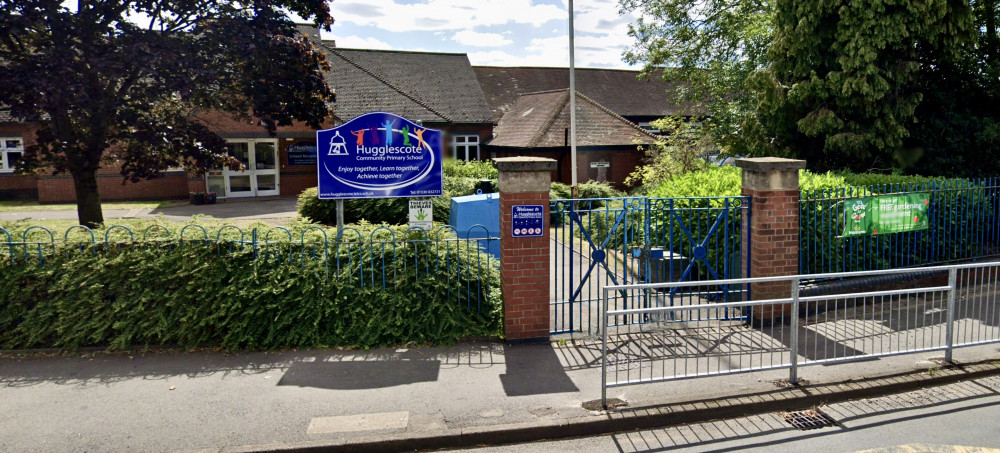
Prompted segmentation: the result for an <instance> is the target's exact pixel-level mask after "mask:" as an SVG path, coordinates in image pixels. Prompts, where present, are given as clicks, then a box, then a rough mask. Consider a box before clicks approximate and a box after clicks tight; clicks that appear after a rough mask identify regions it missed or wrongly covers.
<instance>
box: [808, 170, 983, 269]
mask: <svg viewBox="0 0 1000 453" xmlns="http://www.w3.org/2000/svg"><path fill="white" fill-rule="evenodd" d="M907 193H925V194H927V195H928V200H929V208H928V211H927V221H928V228H927V229H926V230H922V231H910V232H902V233H895V234H887V235H873V236H859V237H842V234H843V231H844V222H845V218H846V215H845V209H846V205H847V203H846V202H847V201H848V200H851V199H856V198H861V197H871V196H878V195H895V194H907ZM992 256H1000V180H998V179H997V178H987V179H975V180H966V179H957V180H943V181H928V182H919V183H906V184H878V185H870V186H858V187H843V188H837V189H817V190H803V191H801V192H800V198H799V273H801V274H815V273H824V272H851V271H865V270H878V269H896V268H901V267H915V266H926V265H931V264H944V263H949V262H956V261H960V260H969V259H979V258H985V257H992Z"/></svg>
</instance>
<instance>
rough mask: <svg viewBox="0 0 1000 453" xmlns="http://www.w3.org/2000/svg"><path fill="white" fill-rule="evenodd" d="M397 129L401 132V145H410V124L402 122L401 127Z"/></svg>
mask: <svg viewBox="0 0 1000 453" xmlns="http://www.w3.org/2000/svg"><path fill="white" fill-rule="evenodd" d="M399 131H400V132H402V133H403V146H411V145H410V126H407V125H405V124H404V125H403V128H402V129H400V130H399Z"/></svg>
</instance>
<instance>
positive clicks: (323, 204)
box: [298, 159, 498, 225]
mask: <svg viewBox="0 0 1000 453" xmlns="http://www.w3.org/2000/svg"><path fill="white" fill-rule="evenodd" d="M441 172H442V188H443V191H444V195H443V196H440V197H434V198H431V202H432V203H433V205H434V221H435V222H442V223H447V222H448V216H449V214H450V213H451V198H452V197H460V196H464V195H472V194H475V193H476V188H477V185H478V184H479V182H480V181H481V180H484V179H488V180H490V181H491V182H492V184H491V188H492V190H491V191H495V190H496V180H497V175H498V173H497V169H496V166H494V165H493V163H492V162H490V161H482V162H479V161H469V162H464V161H456V160H454V159H446V160H445V161H444V163H443V164H442V168H441ZM317 193H318V192H317V190H316V188H315V187H313V188H311V189H306V190H305V191H303V192H302V193H301V194H300V195H299V203H298V211H299V215H300V216H302V217H304V218H306V219H308V220H310V221H312V222H316V223H321V224H324V225H336V224H337V207H336V205H337V203H336V201H334V200H320V199H319V198H318V197H317ZM408 213H409V199H408V198H368V199H358V200H346V201H345V202H344V222H345V223H356V222H360V221H362V220H364V221H367V222H370V223H387V224H395V225H398V224H405V223H407V217H408Z"/></svg>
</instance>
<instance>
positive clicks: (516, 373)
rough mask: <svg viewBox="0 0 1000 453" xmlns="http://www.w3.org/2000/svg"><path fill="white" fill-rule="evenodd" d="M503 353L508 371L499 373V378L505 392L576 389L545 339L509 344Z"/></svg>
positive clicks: (521, 393) (569, 390)
mask: <svg viewBox="0 0 1000 453" xmlns="http://www.w3.org/2000/svg"><path fill="white" fill-rule="evenodd" d="M504 355H505V359H506V362H507V373H506V374H501V375H500V382H501V383H502V384H503V390H504V392H505V393H506V394H507V396H525V395H543V394H548V393H564V392H576V391H579V389H577V387H576V385H575V384H573V381H572V380H570V378H569V376H567V375H566V369H565V368H564V367H563V365H562V363H560V362H559V357H558V356H556V352H555V350H554V349H553V348H552V344H550V343H548V342H546V343H544V344H521V345H508V346H507V347H505V348H504Z"/></svg>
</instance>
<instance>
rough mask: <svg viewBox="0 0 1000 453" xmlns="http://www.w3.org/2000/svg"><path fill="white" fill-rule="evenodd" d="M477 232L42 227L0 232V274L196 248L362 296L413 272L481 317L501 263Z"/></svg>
mask: <svg viewBox="0 0 1000 453" xmlns="http://www.w3.org/2000/svg"><path fill="white" fill-rule="evenodd" d="M480 230H484V231H485V228H484V227H482V226H481V225H476V226H473V227H472V228H470V232H473V233H476V234H477V235H478V236H480V238H477V239H461V238H459V237H458V235H457V234H456V231H455V230H454V228H452V227H450V226H443V227H440V228H438V229H436V230H433V231H424V230H421V229H419V228H411V229H407V230H405V231H394V230H392V229H390V228H387V227H379V228H376V229H374V230H373V231H371V232H370V233H368V234H363V233H362V232H361V231H360V230H358V229H355V228H345V229H344V230H342V231H341V232H340V233H338V234H336V235H335V237H334V238H330V237H329V236H328V234H327V231H326V230H324V229H322V228H318V227H307V228H305V229H303V230H302V231H300V232H298V234H297V236H298V237H295V236H296V235H294V234H293V233H292V231H291V230H289V229H287V228H283V227H272V228H268V229H266V230H258V229H256V228H252V229H249V230H244V229H241V228H239V227H237V226H234V225H225V226H222V227H219V228H218V230H216V231H214V233H215V234H214V235H212V234H210V233H209V230H208V229H207V228H205V227H204V226H201V225H195V224H190V225H185V226H184V227H182V228H181V229H180V230H179V231H176V232H174V231H171V230H170V229H168V228H166V227H164V226H161V225H153V226H150V227H148V228H145V229H143V230H141V231H135V230H133V229H131V228H129V227H127V226H123V225H113V226H110V227H108V228H107V229H105V230H104V231H103V234H100V232H97V231H94V230H91V229H90V228H87V227H85V226H80V225H77V226H73V227H70V228H68V229H67V230H66V231H65V232H64V233H63V234H62V235H57V234H56V233H54V232H53V231H51V230H49V229H48V228H45V227H41V226H32V227H28V228H26V229H24V231H23V232H21V234H19V235H18V234H12V233H11V232H9V231H8V230H6V229H4V228H0V241H3V240H6V244H3V242H0V250H2V251H0V268H2V266H20V265H25V264H38V265H43V266H44V265H45V264H46V262H47V261H48V260H49V259H50V258H51V257H53V256H55V255H56V254H79V253H92V254H94V255H98V254H101V253H115V252H120V251H124V250H128V249H130V248H137V247H145V248H148V247H156V248H157V249H158V250H163V251H164V252H165V253H169V252H171V251H174V250H183V249H184V248H185V247H199V246H200V247H211V248H213V249H214V251H215V254H216V255H217V256H219V257H220V258H221V257H230V256H234V255H236V254H239V255H240V256H245V257H249V258H250V259H251V260H256V261H259V262H262V263H264V264H268V265H274V266H282V265H291V266H305V265H317V266H324V267H325V268H326V270H327V271H328V272H329V273H328V275H329V278H335V279H346V280H348V281H347V283H348V284H350V285H357V286H358V287H361V288H365V287H369V288H389V287H390V286H391V284H392V282H393V281H394V279H395V278H396V277H397V273H400V272H409V271H413V274H414V275H416V276H418V277H427V278H438V279H444V280H445V283H446V284H447V285H448V287H449V288H452V287H454V289H455V291H454V294H452V292H451V289H449V297H451V296H454V297H455V298H456V299H457V300H459V301H460V302H461V303H462V304H463V305H465V306H466V307H467V308H470V309H473V310H477V311H481V310H482V309H483V308H484V307H485V306H486V304H485V298H486V294H487V292H488V291H487V286H488V283H487V281H488V280H490V278H491V277H490V275H491V274H493V278H492V279H493V280H494V281H495V280H496V274H497V273H498V272H499V262H498V261H497V260H496V259H495V258H493V257H492V255H490V254H489V253H485V251H486V250H489V247H490V246H491V245H492V244H495V243H496V242H498V241H499V238H497V237H491V235H489V233H485V234H483V233H481V232H480ZM213 236H214V237H213Z"/></svg>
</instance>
